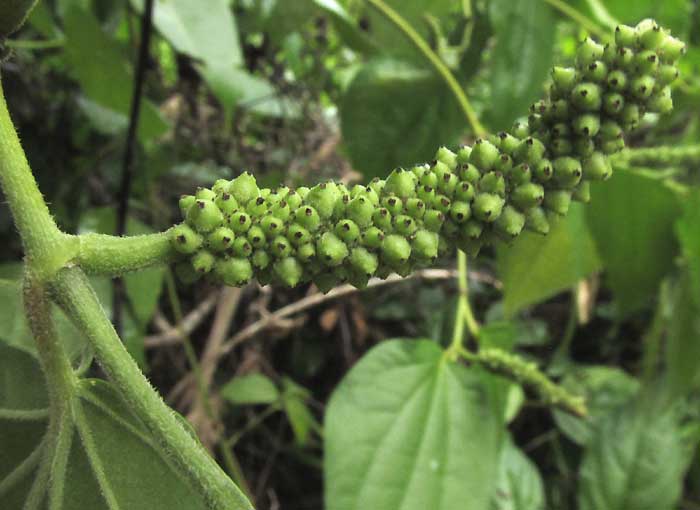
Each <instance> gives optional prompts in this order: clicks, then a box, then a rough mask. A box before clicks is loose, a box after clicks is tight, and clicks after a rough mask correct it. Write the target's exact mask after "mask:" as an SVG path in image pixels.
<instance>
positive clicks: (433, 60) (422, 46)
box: [367, 0, 486, 136]
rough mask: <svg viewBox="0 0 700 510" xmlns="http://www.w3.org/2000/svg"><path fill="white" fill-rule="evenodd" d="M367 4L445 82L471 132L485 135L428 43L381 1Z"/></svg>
mask: <svg viewBox="0 0 700 510" xmlns="http://www.w3.org/2000/svg"><path fill="white" fill-rule="evenodd" d="M367 2H368V3H369V4H370V5H372V7H374V8H375V9H377V11H378V12H379V13H380V14H382V15H383V16H384V17H385V18H386V19H388V20H389V21H390V22H391V23H393V24H394V25H396V27H397V28H398V29H399V30H401V32H403V34H404V35H405V36H406V37H407V38H408V39H409V40H410V41H411V43H413V45H414V46H415V47H416V48H417V49H418V51H420V52H421V53H422V54H423V55H424V56H425V58H426V59H427V60H428V61H429V62H430V64H431V65H432V66H433V67H434V68H435V70H436V71H437V72H438V74H439V75H440V76H441V77H442V79H443V80H444V81H445V83H446V84H447V86H448V87H449V88H450V90H451V91H452V94H453V95H454V97H455V99H456V100H457V102H458V103H459V106H460V108H461V109H462V112H464V116H465V117H466V118H467V122H469V125H470V126H471V128H472V130H473V131H474V133H475V134H476V135H477V136H483V135H485V134H486V129H485V128H484V126H482V125H481V122H479V118H478V117H477V115H476V112H475V111H474V108H473V107H472V105H471V103H470V102H469V99H468V98H467V96H466V94H465V93H464V90H462V87H461V86H460V85H459V83H458V82H457V79H456V78H455V77H454V75H453V74H452V73H451V72H450V70H449V68H448V67H447V66H446V65H445V63H444V62H443V61H442V60H441V59H440V57H439V56H438V55H437V54H436V53H435V52H434V51H433V50H432V49H431V48H430V46H429V45H428V43H426V42H425V40H424V39H423V37H421V35H420V34H419V33H418V32H416V30H415V29H414V28H413V27H412V26H411V24H410V23H409V22H408V21H406V20H405V19H404V18H403V17H402V16H401V15H400V14H399V13H398V12H396V11H395V10H394V9H392V8H391V7H390V6H389V5H387V4H386V3H385V2H384V1H383V0H367Z"/></svg>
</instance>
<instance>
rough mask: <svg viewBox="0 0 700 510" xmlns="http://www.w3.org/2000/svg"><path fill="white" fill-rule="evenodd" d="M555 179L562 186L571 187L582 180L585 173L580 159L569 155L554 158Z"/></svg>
mask: <svg viewBox="0 0 700 510" xmlns="http://www.w3.org/2000/svg"><path fill="white" fill-rule="evenodd" d="M553 166H554V181H555V182H556V183H557V184H558V185H559V186H561V187H562V188H566V189H571V188H573V187H574V186H576V185H577V184H578V183H579V182H580V181H581V176H582V174H583V172H582V170H581V163H580V162H579V160H577V159H574V158H569V157H563V158H557V159H555V160H554V164H553Z"/></svg>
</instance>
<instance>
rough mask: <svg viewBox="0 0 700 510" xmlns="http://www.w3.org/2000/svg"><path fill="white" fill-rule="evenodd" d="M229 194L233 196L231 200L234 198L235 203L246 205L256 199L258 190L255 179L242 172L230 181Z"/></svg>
mask: <svg viewBox="0 0 700 510" xmlns="http://www.w3.org/2000/svg"><path fill="white" fill-rule="evenodd" d="M229 193H231V195H233V198H235V199H236V202H238V203H239V204H247V203H248V202H250V201H251V200H253V199H254V198H257V197H258V195H259V194H260V190H258V185H257V183H256V182H255V177H253V176H252V175H251V174H249V173H248V172H243V173H242V174H241V175H239V176H238V177H236V178H235V179H234V180H233V181H231V185H230V186H229Z"/></svg>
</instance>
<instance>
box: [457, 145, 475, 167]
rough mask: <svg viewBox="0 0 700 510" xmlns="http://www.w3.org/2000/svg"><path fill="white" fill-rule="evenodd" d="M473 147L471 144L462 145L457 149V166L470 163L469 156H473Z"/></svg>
mask: <svg viewBox="0 0 700 510" xmlns="http://www.w3.org/2000/svg"><path fill="white" fill-rule="evenodd" d="M471 153H472V148H471V147H470V146H469V145H462V146H461V147H460V148H459V149H458V150H457V166H459V165H466V164H467V163H469V158H470V157H471Z"/></svg>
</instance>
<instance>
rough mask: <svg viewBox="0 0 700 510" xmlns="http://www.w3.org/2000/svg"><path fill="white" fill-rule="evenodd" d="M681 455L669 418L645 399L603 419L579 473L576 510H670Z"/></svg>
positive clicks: (676, 492)
mask: <svg viewBox="0 0 700 510" xmlns="http://www.w3.org/2000/svg"><path fill="white" fill-rule="evenodd" d="M685 459H686V456H685V455H684V452H683V448H682V440H681V437H680V434H679V430H678V424H677V423H676V420H675V418H674V417H673V415H672V414H669V413H668V412H662V411H660V410H659V409H658V408H657V406H655V405H653V404H650V403H649V402H647V401H644V400H636V401H635V402H632V403H630V404H629V405H628V406H626V407H624V408H622V409H619V410H617V411H616V412H613V413H611V414H609V415H607V416H605V417H604V418H603V419H602V420H601V421H600V423H599V426H598V427H597V428H596V430H595V432H594V434H593V436H592V437H591V439H590V441H589V442H588V447H587V449H586V451H585V454H584V457H583V462H582V464H581V468H580V472H579V481H580V483H579V494H578V504H579V506H578V508H579V509H580V510H601V509H603V508H604V509H605V510H631V509H634V510H671V509H672V508H675V506H674V504H675V502H676V501H677V500H678V497H679V496H680V494H681V483H682V478H683V469H684V464H685Z"/></svg>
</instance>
